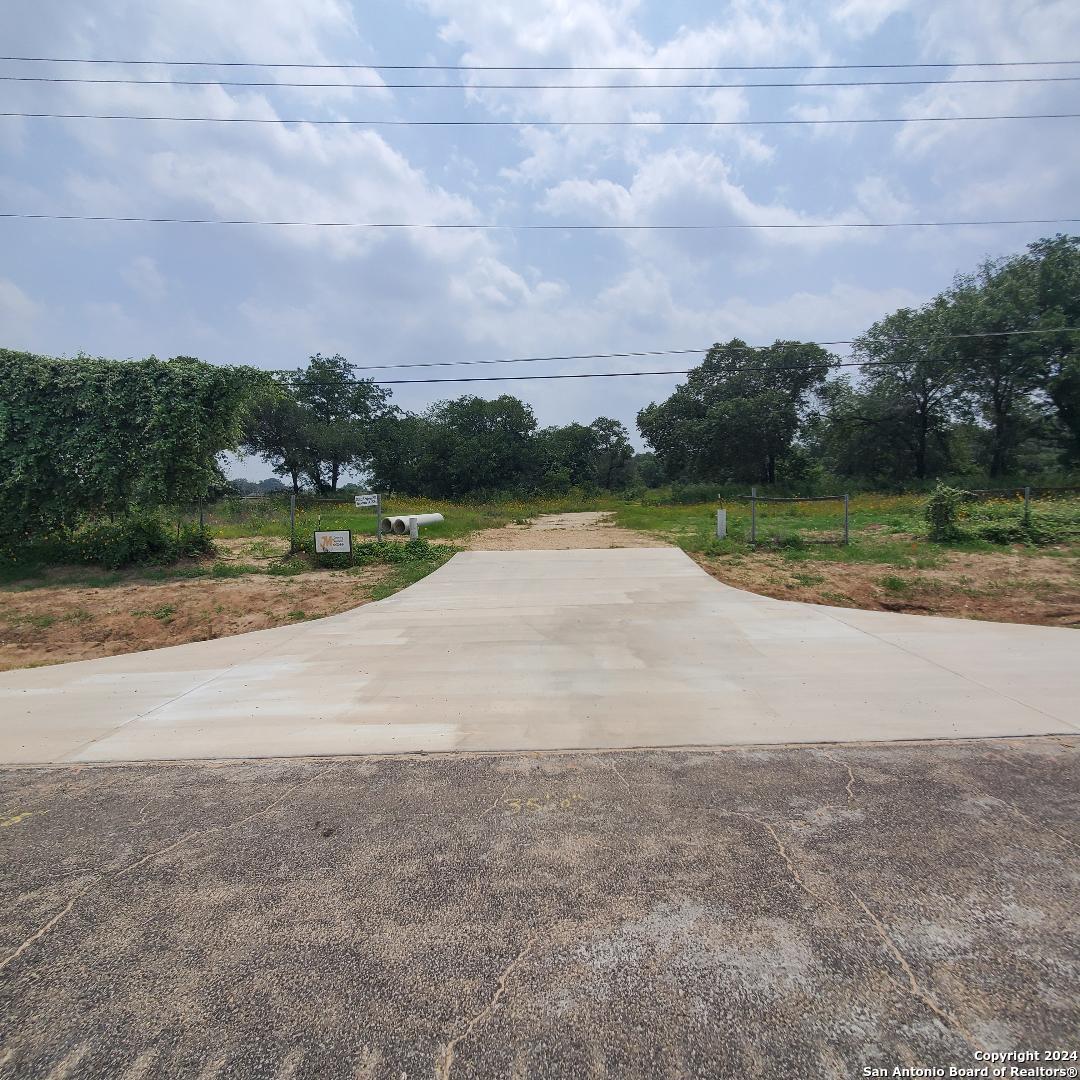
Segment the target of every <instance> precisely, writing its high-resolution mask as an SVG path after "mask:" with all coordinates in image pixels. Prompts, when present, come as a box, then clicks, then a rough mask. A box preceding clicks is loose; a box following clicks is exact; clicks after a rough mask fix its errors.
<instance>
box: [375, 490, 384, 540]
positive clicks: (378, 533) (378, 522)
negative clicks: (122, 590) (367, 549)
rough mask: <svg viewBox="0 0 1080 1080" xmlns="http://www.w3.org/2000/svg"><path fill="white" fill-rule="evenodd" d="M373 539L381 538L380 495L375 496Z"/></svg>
mask: <svg viewBox="0 0 1080 1080" xmlns="http://www.w3.org/2000/svg"><path fill="white" fill-rule="evenodd" d="M375 539H376V540H381V539H382V495H376V496H375Z"/></svg>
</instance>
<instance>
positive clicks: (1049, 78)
mask: <svg viewBox="0 0 1080 1080" xmlns="http://www.w3.org/2000/svg"><path fill="white" fill-rule="evenodd" d="M0 82H19V83H82V84H93V85H107V86H259V87H268V86H279V87H307V88H309V89H312V88H314V89H320V88H322V89H325V88H337V89H347V90H755V89H758V90H760V89H769V88H771V89H777V88H785V87H786V88H795V89H799V90H808V89H809V90H813V89H814V88H819V87H837V86H960V85H975V84H978V85H985V84H992V83H1059V82H1080V75H1024V76H1019V75H1018V76H1011V75H1010V76H1009V77H1007V78H1004V79H886V80H861V79H860V80H847V81H844V82H820V81H817V82H752V83H748V82H715V83H707V82H699V83H432V82H426V83H419V82H418V83H383V82H377V83H374V82H366V83H355V82H282V81H278V80H270V81H259V82H252V81H247V80H240V81H237V80H231V79H119V78H115V79H87V78H76V77H74V76H65V77H60V76H52V75H0Z"/></svg>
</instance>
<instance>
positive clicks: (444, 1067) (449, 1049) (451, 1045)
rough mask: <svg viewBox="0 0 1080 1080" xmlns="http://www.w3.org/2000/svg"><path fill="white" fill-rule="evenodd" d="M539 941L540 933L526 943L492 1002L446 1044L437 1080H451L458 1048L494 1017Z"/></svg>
mask: <svg viewBox="0 0 1080 1080" xmlns="http://www.w3.org/2000/svg"><path fill="white" fill-rule="evenodd" d="M539 939H540V931H537V932H536V933H535V934H533V935H532V936H531V937H530V938H529V939H528V941H526V942H525V945H524V947H523V948H522V950H521V951H520V952H519V953H518V954H517V956H515V957H514V959H513V960H511V961H510V963H509V964H508V965H507V966H506V969H505V970H504V971H503V973H502V974H501V975H500V976H499V981H498V984H497V985H496V987H495V993H494V994H493V995H492V998H491V1000H490V1001H489V1002H488V1003H487V1004H486V1005H485V1006H484V1007H483V1008H482V1009H481V1010H480V1011H479V1012H478V1013H477V1014H476V1015H475V1016H474V1017H473V1018H472V1019H471V1020H470V1021H469V1022H468V1023H467V1024H466V1025H465V1030H464V1031H463V1032H462V1033H461V1034H460V1035H456V1036H455V1037H454V1038H453V1039H451V1040H450V1041H449V1042H448V1043H447V1044H446V1048H445V1049H444V1050H443V1052H442V1057H441V1058H439V1059H437V1060H436V1062H435V1080H450V1070H451V1069H452V1068H453V1067H454V1055H455V1053H456V1052H457V1048H458V1046H459V1045H460V1044H461V1043H463V1042H464V1041H465V1040H466V1039H467V1038H468V1037H469V1036H470V1035H471V1034H472V1033H473V1031H475V1030H476V1028H477V1027H479V1026H480V1025H481V1024H482V1023H483V1022H484V1021H485V1020H487V1019H488V1018H489V1017H490V1016H492V1014H493V1013H494V1012H495V1010H496V1009H497V1008H498V1007H499V999H500V998H501V997H502V996H503V994H505V993H506V983H507V981H508V980H509V978H510V976H511V975H513V973H514V972H515V971H516V970H517V968H518V967H520V966H521V965H522V964H523V963H524V962H525V959H526V957H528V955H529V953H530V952H531V951H532V949H533V946H534V945H535V944H536V942H537V941H538V940H539Z"/></svg>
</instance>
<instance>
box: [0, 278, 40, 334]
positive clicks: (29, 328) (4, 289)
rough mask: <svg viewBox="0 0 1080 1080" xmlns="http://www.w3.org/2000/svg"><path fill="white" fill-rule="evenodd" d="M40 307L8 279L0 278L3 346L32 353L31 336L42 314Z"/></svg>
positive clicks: (0, 319)
mask: <svg viewBox="0 0 1080 1080" xmlns="http://www.w3.org/2000/svg"><path fill="white" fill-rule="evenodd" d="M42 310H43V309H42V305H41V304H39V303H38V302H37V301H35V300H32V299H31V298H30V297H29V296H27V295H26V293H25V292H23V290H22V289H20V288H19V286H18V285H16V284H15V282H14V281H11V280H10V279H8V278H0V326H2V327H3V328H4V331H3V332H4V340H3V346H4V347H5V348H9V349H18V348H22V349H27V350H30V351H33V334H34V331H35V330H36V329H37V325H38V320H39V318H40V316H41V314H42Z"/></svg>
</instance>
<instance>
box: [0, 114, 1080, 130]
mask: <svg viewBox="0 0 1080 1080" xmlns="http://www.w3.org/2000/svg"><path fill="white" fill-rule="evenodd" d="M5 116H8V117H22V118H23V119H28V120H154V121H168V122H170V123H199V124H314V125H319V126H324V127H507V128H519V127H544V128H561V127H704V128H710V127H796V126H800V125H826V124H927V123H952V122H954V121H964V120H1076V119H1080V113H1000V114H993V115H986V116H873V117H855V118H851V119H845V118H837V119H821V120H813V119H805V120H804V119H792V120H312V119H307V118H303V117H299V118H291V119H290V118H282V117H277V116H274V117H262V116H138V115H133V114H130V113H54V112H0V117H5Z"/></svg>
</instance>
